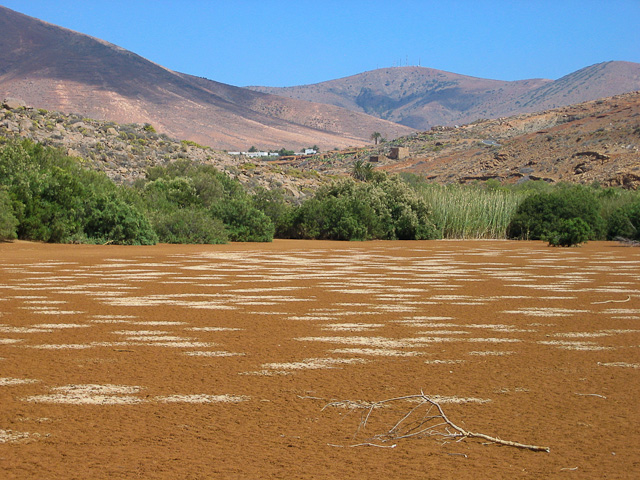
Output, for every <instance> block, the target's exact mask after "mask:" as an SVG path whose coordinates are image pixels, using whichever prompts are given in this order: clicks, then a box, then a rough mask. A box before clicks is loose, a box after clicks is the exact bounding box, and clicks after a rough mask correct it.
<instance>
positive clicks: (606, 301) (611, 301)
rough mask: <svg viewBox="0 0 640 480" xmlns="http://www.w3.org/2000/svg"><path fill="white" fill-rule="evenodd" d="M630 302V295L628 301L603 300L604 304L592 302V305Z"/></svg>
mask: <svg viewBox="0 0 640 480" xmlns="http://www.w3.org/2000/svg"><path fill="white" fill-rule="evenodd" d="M629 300H631V295H628V296H627V299H626V300H603V301H602V302H591V305H598V304H602V303H626V302H628V301H629Z"/></svg>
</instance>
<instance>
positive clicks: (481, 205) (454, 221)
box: [420, 184, 527, 239]
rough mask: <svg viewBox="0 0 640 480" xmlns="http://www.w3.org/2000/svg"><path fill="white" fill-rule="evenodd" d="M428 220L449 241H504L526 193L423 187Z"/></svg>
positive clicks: (479, 188) (456, 187)
mask: <svg viewBox="0 0 640 480" xmlns="http://www.w3.org/2000/svg"><path fill="white" fill-rule="evenodd" d="M420 192H421V194H422V195H423V196H424V198H425V200H426V201H427V202H428V203H429V205H430V206H431V211H432V213H431V216H430V218H431V220H432V221H433V222H434V223H435V225H436V227H437V228H438V229H439V230H440V231H441V232H442V237H443V238H450V239H480V238H487V239H504V238H506V237H507V227H508V226H509V222H510V221H511V218H512V217H513V215H514V214H515V211H516V209H517V208H518V205H520V202H522V200H524V198H525V197H526V196H527V193H526V192H512V191H506V190H488V189H485V188H482V187H475V186H463V185H446V186H443V185H436V184H431V185H423V186H421V188H420Z"/></svg>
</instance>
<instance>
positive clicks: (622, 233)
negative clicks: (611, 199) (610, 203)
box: [607, 197, 640, 240]
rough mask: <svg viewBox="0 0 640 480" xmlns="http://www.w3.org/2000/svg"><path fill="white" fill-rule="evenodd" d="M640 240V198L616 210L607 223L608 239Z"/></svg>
mask: <svg viewBox="0 0 640 480" xmlns="http://www.w3.org/2000/svg"><path fill="white" fill-rule="evenodd" d="M616 237H622V238H626V239H630V240H640V197H638V198H636V199H635V201H633V202H631V203H629V204H627V205H624V206H621V207H619V208H618V209H616V210H614V211H613V213H612V214H611V215H610V216H609V218H608V221H607V238H609V239H614V238H616Z"/></svg>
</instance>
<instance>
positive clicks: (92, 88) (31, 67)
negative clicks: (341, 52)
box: [0, 7, 412, 150]
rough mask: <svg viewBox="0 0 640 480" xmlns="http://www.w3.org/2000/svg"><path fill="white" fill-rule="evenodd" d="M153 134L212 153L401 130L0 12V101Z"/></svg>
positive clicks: (353, 140)
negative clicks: (142, 127)
mask: <svg viewBox="0 0 640 480" xmlns="http://www.w3.org/2000/svg"><path fill="white" fill-rule="evenodd" d="M4 97H17V98H21V99H23V100H24V101H26V102H27V103H28V104H31V105H34V106H36V107H39V108H45V109H48V110H56V111H61V112H67V113H79V114H82V115H84V116H86V117H90V118H96V119H100V120H111V121H115V122H119V123H151V124H153V125H154V126H155V127H156V129H157V130H158V131H160V132H163V133H167V134H169V135H171V136H174V137H177V138H183V139H188V140H192V141H195V142H198V143H201V144H204V145H208V146H211V147H214V148H218V149H242V150H244V149H248V148H249V147H250V146H252V145H255V146H257V147H259V148H265V149H269V148H272V149H278V148H282V147H288V148H301V147H304V146H310V145H312V144H317V145H319V146H320V147H321V148H323V149H327V148H333V147H346V146H352V145H363V144H365V143H367V142H369V138H370V136H371V133H372V132H374V131H378V132H382V133H383V134H384V135H386V136H387V137H389V138H395V137H397V136H399V135H403V134H407V133H409V132H411V131H412V129H410V128H408V127H404V126H401V125H397V124H394V123H391V122H387V121H384V120H380V119H378V118H375V117H371V116H368V115H366V114H362V113H355V112H352V111H348V110H343V109H340V108H338V107H335V106H331V105H324V104H311V103H308V102H302V101H298V100H292V99H288V98H284V97H278V96H273V95H268V94H263V93H259V92H254V91H251V90H248V89H243V88H239V87H234V86H231V85H226V84H223V83H219V82H215V81H211V80H206V79H202V78H198V77H194V76H191V75H187V74H182V73H178V72H174V71H172V70H169V69H167V68H165V67H162V66H160V65H157V64H155V63H153V62H150V61H148V60H146V59H144V58H142V57H140V56H139V55H136V54H135V53H133V52H129V51H127V50H125V49H123V48H121V47H118V46H116V45H113V44H111V43H108V42H105V41H103V40H100V39H96V38H93V37H90V36H88V35H84V34H81V33H78V32H74V31H72V30H68V29H65V28H62V27H58V26H56V25H52V24H50V23H47V22H43V21H40V20H37V19H35V18H32V17H28V16H26V15H22V14H20V13H17V12H14V11H12V10H9V9H7V8H5V7H0V100H1V99H2V98H4Z"/></svg>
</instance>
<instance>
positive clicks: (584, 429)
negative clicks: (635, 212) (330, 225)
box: [0, 241, 640, 479]
mask: <svg viewBox="0 0 640 480" xmlns="http://www.w3.org/2000/svg"><path fill="white" fill-rule="evenodd" d="M421 391H422V392H424V394H425V395H428V396H429V398H432V399H434V400H436V401H437V402H438V403H439V405H440V406H441V408H442V410H443V411H444V412H445V413H446V416H447V418H448V419H450V420H451V421H452V422H454V423H455V424H456V425H459V426H461V427H462V428H464V429H466V430H469V431H472V432H476V433H483V434H486V435H490V436H493V437H499V438H501V439H505V440H510V441H515V442H521V443H524V444H530V445H538V446H546V447H549V450H550V451H549V452H548V453H547V452H535V451H531V450H527V449H521V448H515V447H511V446H502V445H498V444H494V443H491V442H488V441H487V440H484V439H478V438H464V439H459V438H451V437H448V436H447V431H446V430H444V429H443V428H444V427H438V428H439V430H438V428H435V429H429V430H428V431H427V432H425V433H428V434H429V433H430V435H422V436H417V437H416V436H414V437H410V438H396V439H393V440H392V441H389V442H386V443H385V442H383V441H382V440H384V439H383V438H381V437H376V435H377V434H381V433H384V432H386V431H388V430H389V429H391V428H393V426H394V424H395V423H396V422H398V421H399V420H400V419H402V418H403V415H404V414H405V413H408V412H410V411H411V409H413V408H414V407H415V406H416V405H417V404H416V403H415V401H411V400H409V401H402V400H401V401H397V402H390V403H388V404H383V405H382V406H381V407H380V408H375V409H371V410H369V411H367V410H362V409H359V408H356V407H357V406H358V405H369V404H370V403H371V402H376V401H381V400H385V399H391V398H396V397H402V396H406V395H415V394H419V393H420V392H421ZM639 399H640V248H637V247H626V246H622V245H618V244H616V243H609V242H590V243H588V244H586V245H584V246H582V247H579V248H552V247H548V246H546V244H544V243H542V242H508V241H424V242H365V243H360V242H352V243H337V242H313V241H275V242H273V243H269V244H231V245H222V246H178V245H176V246H169V245H158V246H152V247H121V246H85V245H46V244H38V243H28V242H13V243H3V244H0V472H1V476H2V478H3V479H5V478H6V479H32V478H47V479H72V478H78V479H88V478H91V479H107V478H109V479H112V478H118V479H125V478H126V479H128V478H144V479H148V478H183V479H201V478H203V479H204V478H252V479H254V478H286V479H290V478H291V479H292V478H307V479H312V478H327V479H330V478H331V479H333V478H341V479H347V478H382V479H385V478H386V479H400V478H402V479H404V478H407V479H408V478H411V479H417V478H420V479H423V478H433V479H442V478H456V479H465V478H536V479H538V478H574V479H584V478H640V450H639V448H638V446H639V445H640V400H639ZM367 412H369V413H370V414H371V415H370V418H369V421H368V423H367V425H366V426H365V427H363V426H362V425H361V420H362V418H363V417H362V415H363V413H364V414H366V413H367ZM416 413H417V411H416ZM432 413H433V412H432ZM407 421H408V420H407ZM439 433H440V434H439ZM443 435H444V436H443ZM456 440H459V441H456Z"/></svg>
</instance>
